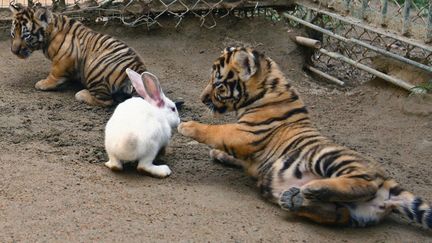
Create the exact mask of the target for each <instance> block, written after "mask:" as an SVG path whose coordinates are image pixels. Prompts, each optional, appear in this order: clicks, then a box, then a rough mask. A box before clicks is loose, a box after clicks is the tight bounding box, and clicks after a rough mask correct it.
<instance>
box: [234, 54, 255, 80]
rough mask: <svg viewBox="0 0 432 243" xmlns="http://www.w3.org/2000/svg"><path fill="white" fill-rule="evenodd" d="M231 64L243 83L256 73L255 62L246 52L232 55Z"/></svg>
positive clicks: (252, 56) (251, 55)
mask: <svg viewBox="0 0 432 243" xmlns="http://www.w3.org/2000/svg"><path fill="white" fill-rule="evenodd" d="M233 64H234V66H235V68H236V69H237V70H238V72H239V77H240V79H241V80H243V81H247V80H249V79H250V78H251V77H252V76H253V75H254V74H255V73H256V72H257V66H256V60H255V57H254V55H253V54H252V53H250V52H248V51H247V50H239V51H237V52H236V53H235V54H234V60H233Z"/></svg>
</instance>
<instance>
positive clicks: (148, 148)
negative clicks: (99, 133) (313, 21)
mask: <svg viewBox="0 0 432 243" xmlns="http://www.w3.org/2000/svg"><path fill="white" fill-rule="evenodd" d="M126 73H127V75H128V76H129V79H130V80H131V82H132V85H133V86H134V88H135V90H136V92H137V93H138V95H140V96H141V97H133V98H130V99H127V100H126V101H124V102H122V103H120V104H119V105H118V106H117V108H116V109H115V111H114V113H113V115H112V116H111V118H110V119H109V121H108V123H107V125H106V127H105V150H106V151H107V153H108V158H109V161H108V162H106V163H105V165H106V166H107V167H108V168H110V169H111V170H118V171H121V170H123V164H122V161H138V166H137V170H138V171H139V172H147V173H149V174H151V175H153V176H157V177H166V176H169V175H170V174H171V170H170V168H169V167H168V166H167V165H153V160H154V159H155V157H156V156H157V155H158V153H159V152H160V151H164V149H165V147H166V146H167V145H168V142H169V140H170V138H171V132H172V129H175V128H176V127H177V125H178V124H179V123H180V118H179V114H178V111H177V108H176V106H175V104H174V102H172V101H171V100H170V99H168V98H167V97H166V96H165V95H164V93H163V92H162V89H161V87H160V84H159V81H158V79H157V77H156V76H155V75H153V74H151V73H149V72H144V73H142V74H141V75H140V74H138V73H136V72H135V71H133V70H131V69H129V68H128V69H126Z"/></svg>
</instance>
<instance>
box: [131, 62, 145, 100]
mask: <svg viewBox="0 0 432 243" xmlns="http://www.w3.org/2000/svg"><path fill="white" fill-rule="evenodd" d="M126 74H127V76H128V77H129V79H130V81H131V83H132V86H133V87H134V88H135V90H136V92H137V93H138V95H139V96H141V97H143V98H144V99H147V98H148V94H147V92H146V91H145V88H144V84H143V80H142V79H141V75H140V74H139V73H137V72H135V71H134V70H132V69H130V68H126Z"/></svg>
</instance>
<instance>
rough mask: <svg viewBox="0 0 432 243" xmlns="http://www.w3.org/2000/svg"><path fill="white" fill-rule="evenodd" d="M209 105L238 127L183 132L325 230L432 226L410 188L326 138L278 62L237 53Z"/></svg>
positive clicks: (211, 89)
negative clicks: (394, 217) (390, 223)
mask: <svg viewBox="0 0 432 243" xmlns="http://www.w3.org/2000/svg"><path fill="white" fill-rule="evenodd" d="M201 99H202V102H203V103H204V104H205V105H207V106H208V107H209V108H210V109H211V110H212V111H213V112H215V113H225V112H229V111H235V112H236V113H237V122H236V123H233V124H222V125H208V124H202V123H198V122H195V121H189V122H184V123H181V124H180V126H179V127H178V131H179V132H180V133H181V134H183V135H185V136H187V137H191V138H193V139H195V140H196V141H198V142H201V143H205V144H207V145H209V146H211V147H212V148H214V149H213V150H211V151H210V156H211V157H213V159H215V160H217V161H219V162H222V163H226V164H234V165H239V166H242V167H243V168H244V169H245V171H246V172H247V173H248V174H249V175H251V176H253V177H255V178H257V180H258V187H259V188H260V190H261V193H262V195H263V196H264V197H266V198H268V199H269V200H271V201H272V202H275V203H278V204H279V205H280V207H281V208H282V209H285V210H288V211H290V212H292V213H294V214H296V215H299V216H303V217H306V218H309V219H311V220H313V221H316V222H318V223H323V224H337V225H350V226H359V227H363V226H368V225H372V224H376V223H378V222H379V221H380V220H381V219H382V218H383V217H384V216H386V215H388V214H390V213H391V212H398V213H402V214H403V215H405V216H407V217H408V218H409V219H411V220H414V221H416V222H417V223H420V224H422V225H423V226H424V227H426V228H431V227H432V210H431V207H430V204H427V203H426V202H424V201H423V200H422V199H421V198H419V197H417V196H414V195H413V194H411V193H410V192H408V191H405V190H404V189H402V188H401V187H400V186H399V185H398V184H397V183H396V182H395V181H394V180H393V179H391V178H389V177H388V176H387V175H385V173H384V172H383V171H382V170H381V169H380V168H379V166H378V164H377V163H376V162H375V161H371V160H370V159H367V158H366V157H364V156H363V155H361V154H359V153H357V152H355V151H353V150H351V149H348V148H346V147H343V146H341V145H338V144H336V143H334V142H332V141H331V140H330V139H328V138H326V137H324V136H323V135H321V133H319V131H318V130H317V129H316V128H315V126H314V125H313V124H312V121H311V119H310V117H309V115H308V110H307V109H306V107H305V104H304V103H303V101H302V100H301V98H300V97H299V94H298V92H297V91H296V90H295V89H294V88H293V87H292V85H291V83H290V81H289V80H288V79H286V78H285V77H284V75H283V73H282V72H281V70H280V69H279V67H278V65H277V64H276V63H275V62H274V61H273V60H272V59H270V58H268V57H266V56H265V55H263V54H261V53H259V52H257V51H256V50H253V49H250V48H233V47H229V48H226V49H225V50H224V51H223V54H222V56H220V57H219V58H218V59H216V61H215V62H214V63H213V71H212V74H211V77H210V81H209V83H208V85H207V87H206V88H205V89H204V91H203V92H202V95H201Z"/></svg>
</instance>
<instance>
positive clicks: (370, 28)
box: [301, 3, 432, 52]
mask: <svg viewBox="0 0 432 243" xmlns="http://www.w3.org/2000/svg"><path fill="white" fill-rule="evenodd" d="M301 6H303V7H306V8H309V9H312V10H313V11H315V12H317V13H322V14H325V15H328V16H330V17H332V18H335V19H338V20H340V21H343V22H345V23H348V24H351V25H354V26H356V27H359V28H363V29H365V30H368V31H372V32H375V33H378V34H380V35H382V36H385V37H389V38H393V39H395V40H399V41H403V42H405V43H407V44H409V45H412V46H415V47H418V48H420V49H423V50H425V51H428V52H432V46H430V45H424V44H421V43H418V42H415V41H413V40H411V39H408V38H406V37H403V36H398V35H394V34H391V33H388V32H385V31H382V30H380V29H377V28H373V27H370V26H366V25H364V24H359V23H356V22H354V21H351V20H349V19H347V18H343V17H341V16H339V15H337V14H334V13H330V12H328V11H325V10H321V9H317V8H314V7H311V6H308V5H307V4H303V3H302V4H301Z"/></svg>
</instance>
